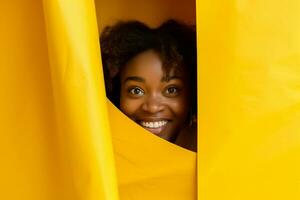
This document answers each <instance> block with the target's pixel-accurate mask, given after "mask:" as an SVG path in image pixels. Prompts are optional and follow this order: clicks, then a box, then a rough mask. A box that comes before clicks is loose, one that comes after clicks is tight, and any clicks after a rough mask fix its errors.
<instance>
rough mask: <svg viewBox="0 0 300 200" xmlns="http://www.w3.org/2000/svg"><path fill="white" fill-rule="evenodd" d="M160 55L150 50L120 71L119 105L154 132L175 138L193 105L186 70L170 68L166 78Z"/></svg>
mask: <svg viewBox="0 0 300 200" xmlns="http://www.w3.org/2000/svg"><path fill="white" fill-rule="evenodd" d="M162 65H163V63H162V61H161V59H160V57H159V55H158V54H157V53H156V52H155V51H153V50H148V51H145V52H142V53H140V54H138V55H137V56H135V57H134V58H133V59H131V60H130V61H129V62H128V63H127V64H126V66H125V67H124V69H123V70H122V71H121V98H120V109H121V110H122V112H124V113H125V114H126V115H127V116H128V117H129V118H131V119H132V120H134V121H135V122H136V123H138V124H140V125H141V126H142V127H143V128H145V129H147V130H148V131H150V132H152V133H154V134H155V135H157V136H159V137H161V138H163V139H166V140H169V141H170V140H174V139H175V137H176V136H177V134H178V133H179V132H180V130H182V128H183V127H184V126H185V124H186V121H187V117H188V113H189V109H190V106H191V105H190V92H191V91H190V87H189V80H188V76H187V72H185V71H184V70H181V71H178V70H175V69H171V71H170V73H169V77H168V78H167V77H166V75H165V73H164V71H163V66H162Z"/></svg>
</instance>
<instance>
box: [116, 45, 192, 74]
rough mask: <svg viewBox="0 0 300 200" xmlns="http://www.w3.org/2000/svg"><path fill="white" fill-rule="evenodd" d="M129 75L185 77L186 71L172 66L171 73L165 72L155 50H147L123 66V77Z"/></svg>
mask: <svg viewBox="0 0 300 200" xmlns="http://www.w3.org/2000/svg"><path fill="white" fill-rule="evenodd" d="M127 76H142V77H155V78H159V79H163V78H165V77H169V76H178V77H182V78H184V77H185V76H186V73H185V72H184V70H183V68H182V67H180V68H174V67H173V68H171V69H170V70H169V73H168V74H166V73H165V69H164V67H163V61H162V59H161V57H160V55H159V53H157V52H156V51H154V50H147V51H145V52H142V53H140V54H138V55H137V56H135V57H134V58H132V59H131V60H130V61H129V62H128V63H127V64H126V65H125V67H124V68H123V70H122V72H121V78H122V77H123V78H125V77H127Z"/></svg>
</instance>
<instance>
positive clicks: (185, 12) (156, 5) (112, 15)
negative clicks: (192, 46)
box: [95, 0, 196, 30]
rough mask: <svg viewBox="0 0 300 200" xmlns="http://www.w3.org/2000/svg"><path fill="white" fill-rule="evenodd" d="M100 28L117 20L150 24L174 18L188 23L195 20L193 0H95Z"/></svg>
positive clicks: (154, 24)
mask: <svg viewBox="0 0 300 200" xmlns="http://www.w3.org/2000/svg"><path fill="white" fill-rule="evenodd" d="M95 4H96V10H97V18H98V27H99V30H101V29H102V28H103V27H104V26H106V25H111V24H113V23H115V22H117V21H119V20H134V19H135V20H140V21H142V22H145V23H147V24H148V25H150V26H157V25H159V24H160V23H161V22H163V21H165V20H167V19H170V18H175V19H178V20H180V21H183V22H185V23H188V24H195V22H196V13H195V12H196V6H195V0H149V1H141V0H95Z"/></svg>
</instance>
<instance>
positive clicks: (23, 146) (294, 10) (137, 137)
mask: <svg viewBox="0 0 300 200" xmlns="http://www.w3.org/2000/svg"><path fill="white" fill-rule="evenodd" d="M113 2H118V4H113ZM130 2H131V3H134V1H133V0H131V1H130ZM145 2H146V1H145ZM166 2H168V3H172V2H173V1H172V2H171V1H167V0H165V1H157V0H149V2H148V1H147V4H146V5H147V6H144V9H146V8H149V10H150V11H151V12H150V11H148V12H146V11H145V12H141V11H140V10H138V9H133V10H132V11H135V12H137V13H138V17H137V19H141V20H151V19H152V17H149V16H148V17H143V15H145V14H147V15H150V14H153V13H154V11H152V10H151V9H153V10H155V9H154V7H158V6H157V4H161V6H162V9H161V11H162V12H166V13H167V14H165V15H161V16H159V17H157V16H153V19H154V18H155V17H157V18H155V19H156V20H153V21H151V22H150V23H151V24H157V21H159V20H161V19H167V18H168V16H169V15H170V18H171V17H173V18H176V17H179V18H180V19H183V20H185V19H186V18H185V17H184V15H188V16H189V17H188V18H189V19H190V16H192V15H191V14H190V13H188V12H187V11H188V9H186V7H185V4H184V3H182V2H181V1H176V2H181V3H179V4H178V5H180V6H174V5H175V4H174V5H172V6H170V7H169V12H167V11H168V7H167V3H166ZM189 2H190V1H189ZM121 3H122V2H121V1H116V0H111V4H110V6H111V9H113V8H112V7H113V5H117V6H118V7H117V9H116V10H114V14H115V15H117V14H118V13H120V16H122V17H124V18H125V17H126V14H124V13H126V11H127V9H128V8H129V7H130V6H129V4H126V5H125V3H124V2H123V3H124V8H125V7H126V9H125V10H122V4H121ZM108 4H109V1H107V3H105V2H104V0H96V1H95V2H94V1H92V0H44V1H43V2H42V1H38V0H27V1H22V0H11V1H3V2H1V6H0V123H1V124H0V125H1V126H0V162H1V163H0V164H1V165H0V177H1V178H0V191H1V192H0V199H7V200H10V199H11V200H19V199H22V200H41V199H43V200H48V199H49V200H50V199H51V200H53V199H58V200H60V199H61V200H69V199H70V200H71V199H72V200H77V199H78V200H99V199H101V200H102V199H103V200H117V199H121V200H127V199H128V200H141V199H143V200H147V199H157V200H159V199H162V200H165V199H172V200H194V199H197V198H198V199H202V200H217V199H225V200H239V199H245V200H247V199H274V200H277V199H278V200H279V199H299V198H300V172H299V170H298V169H299V168H300V157H299V153H300V125H299V123H298V121H299V118H300V12H299V11H300V3H299V1H298V0H289V1H285V2H283V1H280V0H272V1H271V0H262V1H253V0H252V1H247V0H235V1H221V0H210V1H207V0H197V1H196V15H197V20H196V22H197V50H198V127H199V129H198V135H199V137H198V148H199V149H198V154H196V153H194V152H191V151H188V150H186V149H183V148H181V147H178V146H176V145H174V144H171V143H169V142H167V141H165V140H162V139H160V138H158V137H156V136H154V135H153V134H150V133H148V132H147V131H145V130H144V129H143V128H141V127H139V126H138V125H136V124H135V123H134V122H132V121H131V120H130V119H128V118H127V117H126V116H125V115H123V114H122V113H121V112H120V111H119V110H118V109H117V108H116V107H115V106H114V105H112V104H111V103H110V102H109V101H108V100H107V99H106V97H105V89H104V88H105V86H104V81H103V73H102V65H101V57H100V47H99V46H100V45H99V33H98V32H99V31H98V30H101V28H103V26H104V25H105V23H106V22H108V21H113V20H110V19H108V18H109V16H108V15H109V14H110V12H109V11H107V10H105V9H104V8H106V7H105V5H108ZM152 4H153V5H154V4H155V5H156V6H152V7H151V6H150V5H152ZM132 5H135V6H136V5H139V4H132ZM163 5H164V7H163ZM188 5H192V4H188ZM96 7H97V16H96ZM176 9H177V10H178V12H176ZM193 9H194V8H192V9H191V10H193ZM183 10H184V11H183ZM130 11H131V10H128V11H127V12H128V13H130V16H129V15H128V16H129V17H128V19H130V18H132V16H133V12H130ZM131 14H132V15H131ZM117 18H118V17H117V16H114V19H117ZM101 19H103V20H106V21H105V22H103V21H101ZM126 19H127V18H126ZM97 20H98V21H97ZM187 21H188V22H192V21H193V20H187ZM197 161H198V164H197V163H196V162H197Z"/></svg>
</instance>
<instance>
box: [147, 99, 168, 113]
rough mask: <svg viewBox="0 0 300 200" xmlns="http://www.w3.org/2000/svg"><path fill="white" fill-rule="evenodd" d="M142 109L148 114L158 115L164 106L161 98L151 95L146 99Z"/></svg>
mask: <svg viewBox="0 0 300 200" xmlns="http://www.w3.org/2000/svg"><path fill="white" fill-rule="evenodd" d="M142 109H143V110H144V111H146V112H148V113H157V112H161V111H163V109H164V105H163V103H162V100H161V98H160V97H158V96H156V95H150V96H148V97H147V98H146V99H145V102H144V103H143V105H142Z"/></svg>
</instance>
